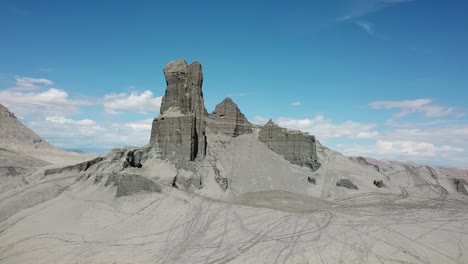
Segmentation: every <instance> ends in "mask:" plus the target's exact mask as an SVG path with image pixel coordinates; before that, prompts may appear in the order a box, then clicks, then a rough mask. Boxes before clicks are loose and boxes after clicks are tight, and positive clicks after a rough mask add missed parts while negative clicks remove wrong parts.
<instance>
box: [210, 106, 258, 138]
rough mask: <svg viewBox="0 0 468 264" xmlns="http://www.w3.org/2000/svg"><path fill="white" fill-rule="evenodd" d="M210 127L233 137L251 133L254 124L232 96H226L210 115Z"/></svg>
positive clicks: (215, 131) (214, 130) (216, 131)
mask: <svg viewBox="0 0 468 264" xmlns="http://www.w3.org/2000/svg"><path fill="white" fill-rule="evenodd" d="M208 127H209V128H210V129H211V131H212V132H214V133H222V134H226V135H229V136H233V137H236V136H239V135H242V134H250V133H252V130H253V126H252V124H251V123H250V122H249V121H248V120H247V118H246V117H245V115H244V114H243V113H242V112H241V111H240V109H239V107H238V106H237V105H236V104H235V103H234V102H233V101H232V100H231V98H226V99H224V100H223V101H222V102H221V103H219V104H218V105H216V108H215V110H214V111H213V113H211V114H210V115H209V122H208Z"/></svg>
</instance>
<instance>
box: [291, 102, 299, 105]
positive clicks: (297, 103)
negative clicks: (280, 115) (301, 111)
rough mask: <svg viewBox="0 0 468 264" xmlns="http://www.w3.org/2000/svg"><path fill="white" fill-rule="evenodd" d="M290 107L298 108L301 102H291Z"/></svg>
mask: <svg viewBox="0 0 468 264" xmlns="http://www.w3.org/2000/svg"><path fill="white" fill-rule="evenodd" d="M291 105H292V106H300V105H301V102H292V103H291Z"/></svg>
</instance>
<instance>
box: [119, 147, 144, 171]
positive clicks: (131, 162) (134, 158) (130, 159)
mask: <svg viewBox="0 0 468 264" xmlns="http://www.w3.org/2000/svg"><path fill="white" fill-rule="evenodd" d="M142 155H143V153H142V151H140V150H130V151H129V152H127V158H126V159H125V162H124V165H123V167H124V168H127V167H134V168H141V167H143V165H142V164H141V159H142Z"/></svg>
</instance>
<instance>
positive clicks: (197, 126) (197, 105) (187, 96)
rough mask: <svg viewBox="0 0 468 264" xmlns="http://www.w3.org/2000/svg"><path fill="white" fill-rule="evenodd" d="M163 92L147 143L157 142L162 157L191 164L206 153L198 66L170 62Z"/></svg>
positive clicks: (200, 77) (165, 70)
mask: <svg viewBox="0 0 468 264" xmlns="http://www.w3.org/2000/svg"><path fill="white" fill-rule="evenodd" d="M164 76H165V78H166V83H167V87H166V93H165V95H164V97H163V99H162V103H161V110H160V115H159V116H158V117H156V118H155V119H154V120H153V126H152V129H151V138H150V142H151V143H158V146H159V148H160V149H161V155H162V158H164V159H166V158H173V159H176V160H186V161H193V160H195V159H202V158H203V157H204V156H205V154H206V132H205V120H204V118H205V115H206V109H205V104H204V101H203V93H202V84H203V73H202V68H201V64H200V63H199V62H194V63H192V64H190V65H188V64H187V62H185V61H184V60H177V61H172V62H170V63H169V64H167V65H166V67H165V68H164Z"/></svg>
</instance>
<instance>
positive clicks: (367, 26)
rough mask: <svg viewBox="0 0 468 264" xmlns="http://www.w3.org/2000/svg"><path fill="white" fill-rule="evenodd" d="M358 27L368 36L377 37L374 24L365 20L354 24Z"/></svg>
mask: <svg viewBox="0 0 468 264" xmlns="http://www.w3.org/2000/svg"><path fill="white" fill-rule="evenodd" d="M354 23H355V24H356V25H358V26H359V27H360V28H362V29H363V30H364V31H365V32H367V34H369V35H371V36H374V35H375V30H374V24H372V23H371V22H369V21H365V20H358V21H355V22H354Z"/></svg>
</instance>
